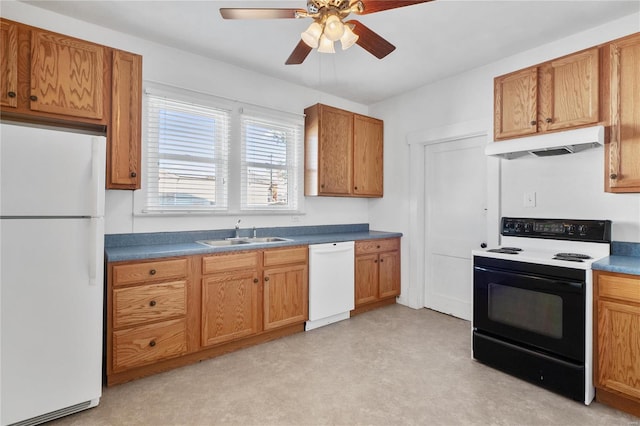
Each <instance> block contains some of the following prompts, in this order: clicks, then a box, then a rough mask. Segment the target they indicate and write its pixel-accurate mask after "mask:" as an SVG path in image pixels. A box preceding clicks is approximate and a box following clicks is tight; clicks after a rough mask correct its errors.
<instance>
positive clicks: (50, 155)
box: [0, 123, 106, 217]
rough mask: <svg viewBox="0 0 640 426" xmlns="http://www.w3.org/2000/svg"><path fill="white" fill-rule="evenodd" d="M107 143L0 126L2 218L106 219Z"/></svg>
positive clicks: (62, 133) (68, 134)
mask: <svg viewBox="0 0 640 426" xmlns="http://www.w3.org/2000/svg"><path fill="white" fill-rule="evenodd" d="M105 152H106V141H105V138H104V137H102V136H90V135H85V134H79V133H72V132H68V131H60V130H51V129H42V128H35V127H27V126H20V125H15V124H6V123H1V124H0V191H1V192H0V216H2V217H7V216H32V217H34V216H35V217H43V216H45V217H46V216H94V217H99V216H103V215H104V175H105V167H106V165H105Z"/></svg>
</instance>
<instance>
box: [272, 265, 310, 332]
mask: <svg viewBox="0 0 640 426" xmlns="http://www.w3.org/2000/svg"><path fill="white" fill-rule="evenodd" d="M307 277H308V272H307V266H306V265H297V266H288V267H282V268H274V269H266V270H265V271H264V287H263V291H264V293H263V303H264V304H263V317H264V319H263V324H264V329H265V330H271V329H273V328H277V327H282V326H285V325H289V324H295V323H300V322H303V321H305V320H306V319H307V315H308V311H309V310H308V299H309V297H308V283H307V280H308V278H307Z"/></svg>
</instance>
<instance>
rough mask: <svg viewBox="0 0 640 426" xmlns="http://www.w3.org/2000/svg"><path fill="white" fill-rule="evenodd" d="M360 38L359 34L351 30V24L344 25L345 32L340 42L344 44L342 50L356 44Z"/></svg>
mask: <svg viewBox="0 0 640 426" xmlns="http://www.w3.org/2000/svg"><path fill="white" fill-rule="evenodd" d="M359 38H360V37H359V36H358V35H356V34H355V33H354V32H353V31H352V30H351V26H350V25H345V26H344V34H342V37H340V43H341V44H342V50H347V49H348V48H350V47H351V46H353V45H354V44H356V42H357V41H358V39H359Z"/></svg>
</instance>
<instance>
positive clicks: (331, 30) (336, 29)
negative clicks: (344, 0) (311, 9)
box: [324, 15, 344, 41]
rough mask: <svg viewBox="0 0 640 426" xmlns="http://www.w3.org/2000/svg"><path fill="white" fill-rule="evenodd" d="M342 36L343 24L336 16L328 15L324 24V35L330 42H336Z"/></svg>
mask: <svg viewBox="0 0 640 426" xmlns="http://www.w3.org/2000/svg"><path fill="white" fill-rule="evenodd" d="M342 34H344V24H343V23H342V21H341V20H340V18H338V17H337V16H336V15H329V17H328V18H327V20H326V21H325V23H324V35H325V36H326V37H327V38H328V39H329V40H331V41H338V40H340V37H342Z"/></svg>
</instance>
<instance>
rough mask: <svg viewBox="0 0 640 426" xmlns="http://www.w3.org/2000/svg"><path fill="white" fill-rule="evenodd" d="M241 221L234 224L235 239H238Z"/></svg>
mask: <svg viewBox="0 0 640 426" xmlns="http://www.w3.org/2000/svg"><path fill="white" fill-rule="evenodd" d="M241 221H242V219H238V221H237V222H236V238H240V222H241Z"/></svg>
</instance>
